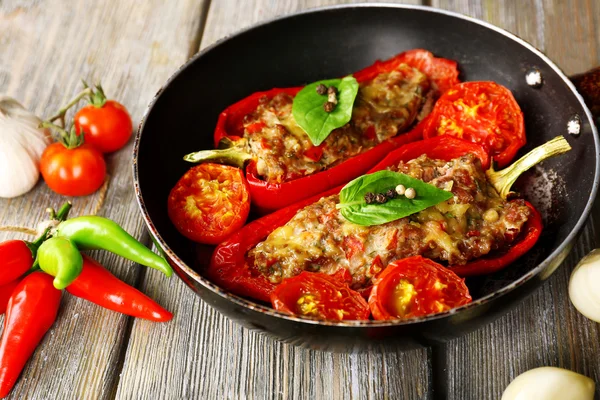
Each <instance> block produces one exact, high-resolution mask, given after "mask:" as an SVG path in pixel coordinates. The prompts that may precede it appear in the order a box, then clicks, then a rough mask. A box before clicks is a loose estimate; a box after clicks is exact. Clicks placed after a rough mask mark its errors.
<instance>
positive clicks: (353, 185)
mask: <svg viewBox="0 0 600 400" xmlns="http://www.w3.org/2000/svg"><path fill="white" fill-rule="evenodd" d="M400 184H402V185H404V186H405V187H406V188H409V187H411V188H413V189H415V192H416V193H417V195H416V197H415V198H414V199H407V198H406V197H405V196H398V197H396V198H394V199H390V200H388V201H387V202H386V203H383V204H367V203H366V202H365V194H367V193H369V192H370V193H385V192H386V191H387V190H389V189H395V188H396V186H398V185H400ZM453 196H454V195H453V194H452V192H448V191H445V190H442V189H438V188H437V187H435V186H434V185H430V184H429V183H425V182H423V181H421V180H419V179H415V178H413V177H411V176H408V175H405V174H401V173H399V172H392V171H387V170H385V171H378V172H374V173H372V174H368V175H363V176H360V177H358V178H356V179H354V180H353V181H350V182H349V183H348V184H347V185H346V186H344V188H343V189H342V191H341V192H340V204H338V206H337V207H338V208H339V209H340V212H341V213H342V216H343V217H344V218H346V219H347V220H348V221H350V222H353V223H355V224H358V225H365V226H370V225H380V224H385V223H387V222H391V221H395V220H397V219H400V218H404V217H407V216H409V215H412V214H415V213H418V212H419V211H422V210H424V209H426V208H429V207H431V206H434V205H436V204H439V203H441V202H443V201H446V200H449V199H451V198H452V197H453Z"/></svg>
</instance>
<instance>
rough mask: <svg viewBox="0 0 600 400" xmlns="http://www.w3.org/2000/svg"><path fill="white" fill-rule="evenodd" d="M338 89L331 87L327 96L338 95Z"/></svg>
mask: <svg viewBox="0 0 600 400" xmlns="http://www.w3.org/2000/svg"><path fill="white" fill-rule="evenodd" d="M337 92H338V91H337V88H336V87H335V86H329V87H328V88H327V94H337Z"/></svg>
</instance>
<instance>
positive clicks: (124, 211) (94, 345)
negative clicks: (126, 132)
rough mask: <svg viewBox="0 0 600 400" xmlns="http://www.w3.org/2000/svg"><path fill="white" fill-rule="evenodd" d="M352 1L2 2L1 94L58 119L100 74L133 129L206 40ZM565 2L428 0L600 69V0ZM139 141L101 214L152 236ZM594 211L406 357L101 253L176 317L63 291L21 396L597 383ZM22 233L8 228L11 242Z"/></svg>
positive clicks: (340, 394)
mask: <svg viewBox="0 0 600 400" xmlns="http://www.w3.org/2000/svg"><path fill="white" fill-rule="evenodd" d="M347 2H349V1H336V0H306V1H302V0H279V1H275V0H245V1H241V0H212V1H211V0H204V1H202V0H178V1H176V2H175V1H158V0H153V1H136V0H125V1H117V0H112V1H111V0H99V1H94V2H92V1H85V0H76V1H75V0H72V1H68V2H67V1H66V0H45V1H19V0H0V54H1V57H0V93H6V94H8V95H10V96H13V97H15V98H17V99H18V100H20V101H21V102H22V103H23V104H24V105H25V106H27V107H28V108H29V109H31V110H33V111H34V112H36V113H37V114H38V115H40V116H48V115H50V114H51V113H52V112H53V111H54V110H55V109H57V108H58V106H59V105H60V104H61V103H63V102H64V101H65V100H67V99H68V98H69V97H70V96H71V95H73V94H74V93H76V92H77V91H78V89H79V84H80V83H79V79H80V78H86V79H88V80H91V81H93V80H99V79H102V82H103V84H104V86H105V88H106V90H107V92H108V94H109V95H110V96H112V97H115V98H117V99H119V100H121V101H122V102H123V103H124V104H126V105H127V107H128V108H129V110H130V111H131V114H132V117H133V119H134V123H136V122H137V121H138V120H139V119H140V117H141V115H142V113H143V111H144V109H145V107H146V104H147V103H148V102H149V101H150V100H151V98H152V95H153V94H154V93H155V92H156V91H157V90H158V89H159V88H160V86H161V85H162V83H163V82H164V81H165V80H166V79H167V78H168V77H169V75H170V74H171V73H172V72H174V71H175V70H176V68H177V67H178V66H179V65H180V64H182V63H183V62H184V61H185V60H186V59H187V58H188V57H190V56H191V55H193V54H194V53H195V52H197V51H198V50H199V49H201V48H204V47H206V46H208V45H210V44H212V43H214V42H215V41H217V40H219V39H221V38H223V37H225V36H227V35H229V34H231V33H233V32H236V31H237V30H239V29H242V28H244V27H247V26H249V25H251V24H254V23H256V22H259V21H263V20H266V19H269V18H272V17H275V16H279V15H283V14H288V13H292V12H295V11H298V10H302V9H306V8H311V7H315V6H319V5H328V4H340V3H347ZM413 3H417V4H418V3H420V2H419V1H415V2H413ZM567 3H568V2H563V1H560V0H535V1H531V2H521V1H517V0H512V1H506V2H496V1H491V0H490V1H484V0H477V1H476V0H469V1H441V0H439V1H438V0H434V1H431V2H426V4H427V5H433V6H436V7H441V8H445V9H449V10H454V11H458V12H462V13H465V14H468V15H472V16H474V17H477V18H480V19H483V20H486V21H490V22H492V23H494V24H496V25H498V26H500V27H503V28H505V29H507V30H509V31H511V32H513V33H515V34H517V35H519V36H521V37H522V38H523V39H525V40H527V41H529V42H531V43H532V44H534V45H535V46H536V47H538V48H540V49H541V50H542V51H544V52H545V53H546V54H547V55H548V56H549V57H550V58H551V59H553V60H555V61H556V62H557V64H558V65H559V66H561V67H562V68H563V69H564V70H565V72H567V73H568V74H570V73H576V72H581V71H584V70H586V69H589V68H591V67H593V66H595V65H600V2H598V1H594V0H587V1H586V0H577V1H574V2H570V3H569V4H567ZM130 151H131V143H130V144H129V146H128V147H127V148H126V149H123V150H121V151H119V152H117V153H115V154H113V155H111V156H109V157H108V163H109V172H110V174H111V176H112V178H111V182H110V187H109V192H108V197H107V203H106V205H105V206H104V207H103V208H102V209H101V211H100V213H101V214H102V215H105V216H108V217H110V218H112V219H114V220H116V221H117V222H119V223H120V224H121V225H123V226H124V227H125V228H126V229H127V230H128V231H129V232H130V233H132V234H133V235H134V236H136V237H137V238H141V239H143V240H144V241H148V237H147V234H146V233H145V230H144V226H143V222H142V220H141V217H140V215H139V212H138V210H137V205H136V204H135V200H134V193H133V190H132V185H131V168H130V165H129V161H130V157H131V153H130ZM63 200H65V199H64V198H62V197H61V196H58V195H55V194H53V193H52V192H51V191H50V190H49V189H48V188H47V187H46V186H45V184H44V183H43V182H40V183H39V184H38V186H37V187H36V189H35V190H34V191H32V192H31V193H29V194H27V195H26V196H22V197H20V198H17V199H14V200H2V199H0V226H1V225H25V226H30V227H34V226H35V225H36V224H37V223H38V222H39V221H40V220H41V219H43V210H44V208H45V207H47V206H48V205H54V206H59V204H60V203H61V202H62V201H63ZM96 201H97V196H89V197H86V198H77V199H76V200H75V202H74V209H73V214H74V215H78V214H84V213H87V212H90V211H91V210H92V209H93V208H94V206H95V204H96ZM597 208H598V209H600V207H597ZM594 216H595V218H593V219H592V220H590V221H589V222H588V224H587V226H586V227H585V230H584V233H583V234H582V236H581V238H580V239H579V240H578V242H577V244H576V246H575V248H574V250H573V252H572V253H571V255H570V256H569V257H568V259H567V260H566V262H565V265H563V266H562V267H561V268H560V270H559V271H557V272H556V273H555V274H554V276H553V277H552V278H551V279H550V280H549V281H548V282H547V283H546V284H545V285H544V286H543V287H542V288H541V289H540V290H538V291H537V292H535V293H534V294H533V295H532V296H530V297H529V298H528V299H526V300H525V301H524V302H523V303H522V304H521V305H520V306H519V307H517V308H516V309H515V310H514V311H512V312H510V313H509V314H507V315H506V316H504V317H502V318H500V319H499V320H498V321H496V322H494V323H492V324H490V325H488V326H486V327H484V328H482V329H480V330H478V331H476V332H473V333H471V334H469V335H466V336H464V337H463V338H460V339H457V340H454V341H452V342H449V343H448V344H447V345H446V346H444V347H443V348H438V349H433V350H415V351H411V352H407V353H400V352H399V353H385V354H378V353H372V354H362V355H357V354H351V355H340V354H331V353H323V352H316V351H309V350H305V349H301V348H297V347H293V346H290V345H286V344H281V343H278V342H275V341H273V340H271V339H269V338H266V337H264V336H262V335H260V334H256V333H253V332H250V331H248V330H246V329H244V328H241V327H240V326H238V325H237V324H234V323H232V322H231V321H229V320H228V319H226V318H224V317H223V316H221V315H220V314H218V313H216V312H215V311H214V310H212V309H211V308H210V307H208V306H207V305H206V304H205V303H203V302H202V301H200V300H199V298H198V297H197V296H196V295H194V294H193V293H192V292H191V290H189V289H188V288H187V287H186V286H185V285H184V284H183V283H182V282H181V281H180V280H179V279H177V278H172V279H170V280H167V279H165V278H164V277H163V276H161V275H160V274H159V273H157V272H156V271H146V270H140V269H138V267H136V266H134V265H132V264H131V263H128V262H123V261H121V260H119V259H118V258H116V257H109V256H106V254H98V259H99V260H100V261H102V262H103V263H104V264H105V265H106V266H107V267H109V268H110V269H111V270H112V271H113V272H115V273H116V274H117V276H119V277H120V278H121V279H124V280H125V281H127V282H128V283H130V284H136V285H138V286H139V287H140V289H141V290H142V291H144V292H145V293H147V294H148V295H149V296H151V297H152V298H154V299H156V300H157V301H158V302H159V303H160V304H162V305H163V306H165V307H166V308H167V309H169V310H171V311H173V312H174V313H175V318H174V320H173V321H172V322H170V323H167V324H156V323H149V322H147V321H143V320H139V319H136V320H134V319H131V318H127V317H124V316H120V315H119V314H116V313H113V312H110V311H106V310H103V309H101V308H99V307H97V306H95V305H93V304H89V303H87V302H85V301H81V300H78V299H75V298H73V297H71V296H68V295H65V296H63V301H62V306H61V311H60V314H59V316H58V320H57V322H56V324H55V325H54V327H53V328H52V329H51V331H50V332H49V333H48V335H47V336H46V337H45V339H44V341H43V343H42V344H41V345H40V347H39V348H38V350H37V351H36V353H35V354H34V356H33V358H32V360H31V361H30V362H29V363H28V365H27V366H26V368H25V371H24V373H23V376H22V378H21V380H20V381H19V383H18V384H17V386H16V387H15V389H14V391H13V393H12V395H11V398H15V399H21V398H33V399H45V398H61V399H62V398H67V399H68V398H74V399H89V398H119V399H121V398H123V399H146V398H152V399H170V398H173V399H180V398H185V399H196V398H202V399H205V398H206V399H213V398H215V399H216V398H219V399H220V398H259V399H261V398H281V399H288V398H323V399H330V398H331V399H337V398H357V399H363V398H368V399H380V398H390V399H429V398H451V399H498V398H499V397H500V395H501V393H502V391H503V390H504V388H505V387H506V385H508V383H509V382H510V381H511V380H512V379H513V378H514V377H515V376H517V375H518V374H520V373H521V372H524V371H526V370H528V369H530V368H534V367H538V366H543V365H554V366H560V367H564V368H568V369H572V370H574V371H577V372H581V373H583V374H585V375H587V376H589V377H591V378H592V379H594V380H595V381H596V382H598V383H600V344H599V343H600V327H599V326H598V324H594V323H592V322H590V321H589V320H586V319H585V318H584V317H582V316H581V315H580V314H579V313H577V312H576V310H575V309H574V308H573V307H572V306H571V304H570V302H569V300H568V296H567V281H568V276H569V273H570V271H571V270H572V268H573V266H574V265H575V263H576V262H577V260H579V258H581V256H583V255H584V254H585V253H587V252H588V251H589V250H590V249H592V248H594V247H596V246H598V245H599V244H600V241H599V240H598V238H597V236H596V234H597V231H596V230H595V229H594V224H593V222H594V219H595V220H599V219H600V212H595V214H594ZM16 236H18V235H15V234H9V233H4V232H0V240H3V239H5V238H8V237H16ZM432 356H433V357H432ZM597 395H600V388H598V389H597Z"/></svg>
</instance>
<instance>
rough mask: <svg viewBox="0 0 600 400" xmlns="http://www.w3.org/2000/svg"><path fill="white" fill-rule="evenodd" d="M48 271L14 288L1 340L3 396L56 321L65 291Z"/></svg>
mask: <svg viewBox="0 0 600 400" xmlns="http://www.w3.org/2000/svg"><path fill="white" fill-rule="evenodd" d="M53 280H54V278H53V277H52V276H50V275H47V274H45V273H44V272H34V273H32V274H30V275H28V276H27V277H25V278H24V279H23V280H22V281H21V282H20V283H19V284H18V285H17V287H16V288H15V289H14V291H13V293H12V295H11V297H10V300H9V302H8V308H7V311H6V318H5V320H4V332H2V340H1V341H0V397H5V396H7V395H8V394H9V392H10V391H11V389H12V388H13V386H14V384H15V382H16V381H17V379H18V378H19V375H20V374H21V371H22V370H23V367H24V366H25V363H26V362H27V360H28V359H29V357H31V355H32V354H33V352H34V350H35V348H36V347H37V345H38V343H39V342H40V341H41V340H42V338H43V337H44V335H45V334H46V332H47V331H48V329H50V327H51V326H52V324H53V323H54V321H55V320H56V314H57V313H58V306H59V305H60V296H61V291H60V290H56V289H55V288H54V286H53V284H52V281H53Z"/></svg>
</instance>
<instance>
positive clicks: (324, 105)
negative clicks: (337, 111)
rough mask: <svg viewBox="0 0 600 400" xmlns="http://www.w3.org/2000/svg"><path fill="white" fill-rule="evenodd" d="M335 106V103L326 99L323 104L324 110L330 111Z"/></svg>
mask: <svg viewBox="0 0 600 400" xmlns="http://www.w3.org/2000/svg"><path fill="white" fill-rule="evenodd" d="M334 108H335V104H333V103H332V102H330V101H328V102H326V103H325V104H323V109H324V110H325V112H328V113H330V112H332V111H333V109H334Z"/></svg>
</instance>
